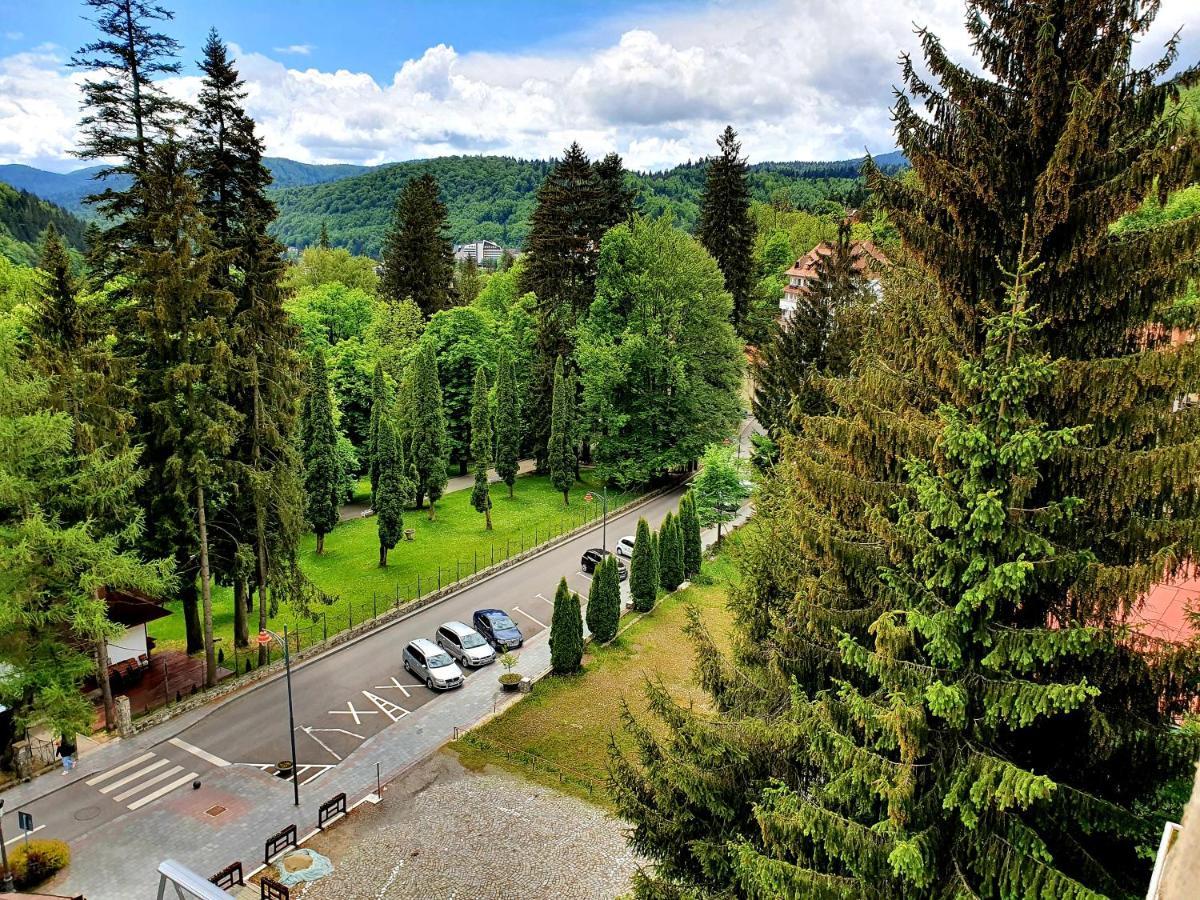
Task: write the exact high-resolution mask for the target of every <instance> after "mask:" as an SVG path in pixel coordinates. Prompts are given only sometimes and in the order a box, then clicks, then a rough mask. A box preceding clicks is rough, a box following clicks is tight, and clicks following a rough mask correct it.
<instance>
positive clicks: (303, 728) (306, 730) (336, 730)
mask: <svg viewBox="0 0 1200 900" xmlns="http://www.w3.org/2000/svg"><path fill="white" fill-rule="evenodd" d="M297 731H303V732H304V733H305V734H311V733H312V732H314V731H324V732H329V733H332V734H348V735H350V737H352V738H358V739H359V740H360V741H365V740H366V737H365V736H364V735H361V734H355V733H354V732H353V731H347V730H346V729H345V728H313V727H312V726H311V725H302V726H300V727H299V728H298V729H297Z"/></svg>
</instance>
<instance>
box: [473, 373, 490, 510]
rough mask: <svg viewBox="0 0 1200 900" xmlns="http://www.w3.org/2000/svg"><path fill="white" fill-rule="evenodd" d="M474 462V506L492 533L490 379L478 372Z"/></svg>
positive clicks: (476, 378) (475, 395)
mask: <svg viewBox="0 0 1200 900" xmlns="http://www.w3.org/2000/svg"><path fill="white" fill-rule="evenodd" d="M471 460H472V464H473V466H474V468H475V486H474V487H473V488H472V490H471V505H472V506H474V507H475V509H476V511H477V512H481V513H483V514H484V516H485V521H486V522H487V529H488V531H491V530H492V495H491V492H490V491H489V490H488V468H489V467H490V465H491V462H492V410H491V407H490V406H489V405H488V384H487V375H486V374H484V371H483V368H482V367H480V368H478V369H476V370H475V394H474V397H473V398H472V400H471Z"/></svg>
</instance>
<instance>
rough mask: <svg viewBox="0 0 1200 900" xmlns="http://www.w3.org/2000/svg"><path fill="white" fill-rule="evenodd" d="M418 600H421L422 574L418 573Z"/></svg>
mask: <svg viewBox="0 0 1200 900" xmlns="http://www.w3.org/2000/svg"><path fill="white" fill-rule="evenodd" d="M417 599H418V600H420V599H421V573H420V572H418V573H417Z"/></svg>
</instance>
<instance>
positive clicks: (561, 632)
mask: <svg viewBox="0 0 1200 900" xmlns="http://www.w3.org/2000/svg"><path fill="white" fill-rule="evenodd" d="M582 661H583V615H582V614H581V613H580V611H579V598H578V597H576V596H575V594H574V593H573V592H572V591H571V589H570V588H569V587H567V579H565V578H564V579H562V580H561V581H559V583H558V590H557V591H555V593H554V612H553V614H552V615H551V618H550V669H551V671H552V672H554V674H555V675H571V674H573V673H575V672H578V671H579V664H580V663H581V662H582Z"/></svg>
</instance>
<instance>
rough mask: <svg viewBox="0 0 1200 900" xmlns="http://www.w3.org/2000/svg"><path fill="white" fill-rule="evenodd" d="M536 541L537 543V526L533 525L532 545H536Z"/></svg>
mask: <svg viewBox="0 0 1200 900" xmlns="http://www.w3.org/2000/svg"><path fill="white" fill-rule="evenodd" d="M537 543H538V531H537V526H536V525H534V526H533V546H535V547H536V546H537Z"/></svg>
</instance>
